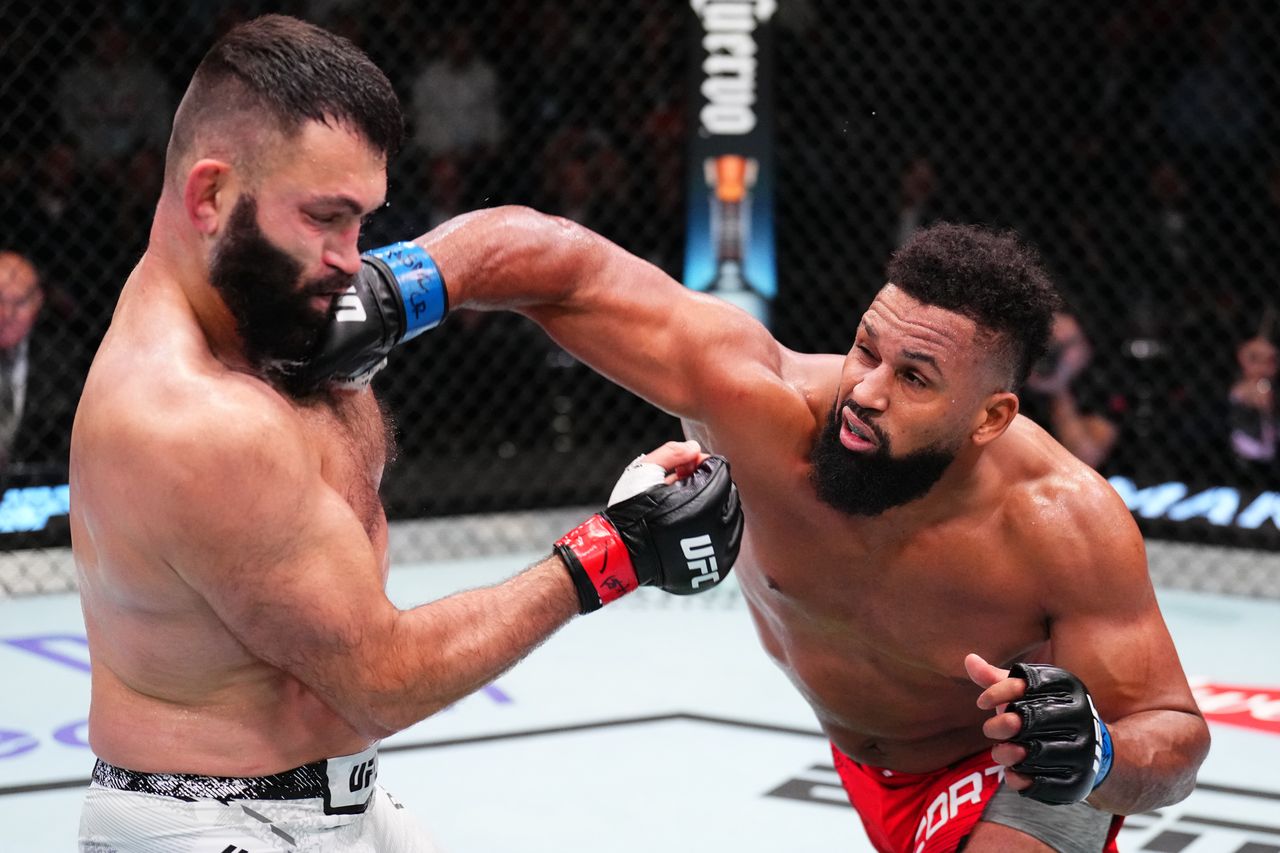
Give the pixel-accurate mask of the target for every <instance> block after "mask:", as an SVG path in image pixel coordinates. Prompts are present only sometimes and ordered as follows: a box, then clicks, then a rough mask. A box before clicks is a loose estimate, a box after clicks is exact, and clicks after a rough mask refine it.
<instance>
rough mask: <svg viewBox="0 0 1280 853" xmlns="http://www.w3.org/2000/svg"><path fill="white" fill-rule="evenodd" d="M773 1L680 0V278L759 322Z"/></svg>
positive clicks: (766, 225) (764, 301) (770, 242)
mask: <svg viewBox="0 0 1280 853" xmlns="http://www.w3.org/2000/svg"><path fill="white" fill-rule="evenodd" d="M776 5H777V4H776V2H775V0H690V3H689V8H690V9H691V11H692V13H693V15H692V17H693V25H692V26H691V28H690V29H691V32H692V38H691V44H692V48H691V49H692V59H693V62H692V63H691V66H692V68H693V77H694V79H693V81H692V82H693V85H692V97H691V98H690V102H691V103H692V112H693V114H692V116H691V127H692V128H693V132H692V133H691V134H690V144H689V178H688V199H689V202H688V203H689V208H688V224H687V232H686V241H685V264H684V283H685V285H686V286H688V287H690V288H693V289H695V290H703V291H707V292H710V293H714V294H715V295H716V296H719V297H720V298H722V299H725V300H726V301H729V302H732V303H734V304H735V305H738V306H739V307H741V308H744V309H746V310H747V311H748V312H750V313H751V314H752V315H754V316H755V317H756V319H758V320H760V321H761V322H763V323H766V324H767V323H768V322H769V315H770V305H771V303H772V301H773V298H774V296H775V294H776V293H777V290H778V284H777V277H778V276H777V261H776V256H775V252H774V230H773V193H774V164H773V96H772V91H771V86H772V65H773V41H774V26H775V25H774V24H773V20H772V19H773V13H774V10H775V7H776Z"/></svg>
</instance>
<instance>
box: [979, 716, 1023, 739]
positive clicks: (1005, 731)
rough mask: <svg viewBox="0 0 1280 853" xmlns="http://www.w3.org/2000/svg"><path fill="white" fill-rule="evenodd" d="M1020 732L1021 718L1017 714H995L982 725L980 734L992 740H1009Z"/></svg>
mask: <svg viewBox="0 0 1280 853" xmlns="http://www.w3.org/2000/svg"><path fill="white" fill-rule="evenodd" d="M1020 731H1022V718H1021V717H1019V716H1018V715H1017V714H997V715H996V716H994V717H992V718H991V719H989V720H987V721H986V722H985V723H983V724H982V733H983V734H985V735H986V736H987V737H989V738H991V739H992V740H1009V739H1010V738H1013V737H1016V736H1017V734H1018V732H1020Z"/></svg>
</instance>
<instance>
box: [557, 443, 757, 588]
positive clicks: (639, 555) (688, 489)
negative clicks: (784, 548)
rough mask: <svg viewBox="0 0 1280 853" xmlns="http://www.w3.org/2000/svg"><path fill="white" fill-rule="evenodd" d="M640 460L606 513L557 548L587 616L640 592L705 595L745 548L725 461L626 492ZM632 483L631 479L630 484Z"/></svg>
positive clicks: (710, 461)
mask: <svg viewBox="0 0 1280 853" xmlns="http://www.w3.org/2000/svg"><path fill="white" fill-rule="evenodd" d="M644 465H648V466H651V467H652V468H656V469H658V471H659V472H661V470H662V469H661V467H660V466H658V465H655V464H653V463H648V462H641V461H640V460H637V461H636V462H634V463H632V465H631V466H629V467H628V468H627V471H626V472H624V474H623V478H622V480H620V481H619V483H618V486H617V487H616V488H615V489H614V494H613V496H612V497H611V499H610V504H609V508H608V509H606V510H605V511H604V512H601V513H597V514H596V515H593V516H592V517H591V518H589V519H587V520H586V521H585V522H583V523H582V524H580V525H578V526H577V527H576V528H574V529H573V530H571V531H569V532H568V533H567V534H565V535H564V536H563V537H561V539H560V540H559V541H558V542H556V545H555V550H556V553H558V554H559V555H560V557H561V559H563V560H564V562H565V565H566V566H567V567H568V569H569V575H570V576H571V577H572V578H573V585H574V587H576V588H577V591H578V611H579V612H580V613H590V612H591V611H593V610H599V609H600V608H601V607H602V606H604V605H605V604H608V603H609V602H611V601H614V600H615V599H618V598H620V597H622V596H623V595H625V594H626V593H628V592H631V590H633V589H635V588H636V587H637V586H658V587H661V588H662V589H664V590H666V591H667V592H671V593H675V594H676V595H690V594H692V593H695V592H702V591H704V590H708V589H710V588H711V587H713V586H715V585H716V584H718V583H720V582H721V581H722V580H724V579H725V577H727V576H728V574H729V569H730V568H731V567H732V566H733V561H734V560H736V559H737V557H738V548H739V546H740V545H741V544H742V507H741V506H740V504H739V502H738V488H737V486H735V485H734V484H733V480H732V479H731V478H730V477H729V463H728V462H727V461H726V460H725V459H724V457H722V456H710V457H708V458H706V459H704V460H703V461H702V464H700V465H699V466H698V467H697V469H695V470H694V472H693V473H692V474H691V475H689V476H688V477H686V478H685V479H683V480H677V481H676V482H674V483H672V484H670V485H667V484H666V483H662V482H661V478H660V476H659V485H656V486H651V487H649V488H646V489H645V490H644V491H641V492H639V493H638V494H635V493H633V490H632V489H630V488H628V475H629V474H632V472H633V471H634V472H636V473H639V474H641V475H643V474H644V472H643V471H640V470H639V469H640V466H644ZM633 479H634V478H633Z"/></svg>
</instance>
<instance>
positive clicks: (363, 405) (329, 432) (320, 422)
mask: <svg viewBox="0 0 1280 853" xmlns="http://www.w3.org/2000/svg"><path fill="white" fill-rule="evenodd" d="M299 411H300V414H301V415H302V419H303V423H304V424H305V429H306V431H307V437H308V440H309V441H310V442H311V444H312V446H313V447H315V448H316V450H317V451H318V453H319V454H320V464H321V474H322V476H323V477H324V480H325V482H326V483H328V484H329V485H330V486H331V487H332V488H333V489H334V490H335V491H337V492H338V493H339V494H341V495H342V496H343V497H344V498H345V499H346V501H347V503H348V504H349V505H350V506H351V508H352V510H353V511H354V512H355V513H356V515H357V517H359V519H360V522H361V524H363V525H364V529H365V532H366V533H368V534H369V538H370V540H371V541H373V542H374V544H375V545H378V544H380V541H385V535H386V515H385V513H384V512H383V507H382V500H381V498H380V496H379V494H378V489H379V486H380V484H381V482H382V472H383V469H384V468H385V467H386V464H387V460H388V458H389V457H390V456H392V455H393V454H394V443H393V440H392V437H391V429H390V424H389V422H388V420H387V418H386V416H385V415H384V413H383V412H382V409H381V408H380V407H379V405H378V402H377V400H376V399H374V396H373V394H372V393H368V392H364V393H360V394H342V395H334V396H333V397H331V398H328V399H326V400H324V401H321V402H317V403H312V404H308V405H306V406H303V407H301V408H300V410H299Z"/></svg>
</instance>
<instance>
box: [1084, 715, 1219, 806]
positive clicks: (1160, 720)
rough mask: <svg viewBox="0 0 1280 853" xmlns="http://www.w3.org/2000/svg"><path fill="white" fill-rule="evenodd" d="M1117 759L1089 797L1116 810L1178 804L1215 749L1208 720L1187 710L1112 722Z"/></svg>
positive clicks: (1192, 786) (1191, 786) (1095, 802)
mask: <svg viewBox="0 0 1280 853" xmlns="http://www.w3.org/2000/svg"><path fill="white" fill-rule="evenodd" d="M1107 728H1108V729H1109V731H1110V732H1111V741H1112V745H1113V748H1114V750H1115V758H1114V761H1113V763H1112V766H1111V772H1110V773H1109V774H1108V775H1107V778H1106V779H1105V780H1104V781H1103V783H1102V784H1101V785H1099V786H1098V788H1097V790H1095V791H1094V792H1093V794H1091V795H1090V796H1089V803H1090V804H1091V805H1093V806H1094V807H1096V808H1098V809H1101V810H1102V811H1105V812H1111V813H1112V814H1136V813H1138V812H1144V811H1150V810H1152V809H1157V808H1161V807H1163V806H1167V805H1170V804H1172V803H1176V802H1178V801H1180V800H1182V799H1184V798H1186V797H1187V795H1189V794H1190V793H1191V791H1192V789H1193V788H1194V787H1195V783H1196V772H1197V771H1198V770H1199V768H1200V763H1201V762H1202V761H1204V757H1205V755H1206V754H1207V753H1208V751H1209V730H1208V727H1207V726H1206V725H1205V722H1204V720H1203V719H1202V718H1201V717H1199V716H1197V715H1196V714H1192V713H1188V712H1184V711H1166V710H1162V711H1145V712H1143V713H1139V714H1133V715H1131V716H1128V717H1125V718H1123V719H1120V720H1117V721H1115V722H1114V723H1108V724H1107Z"/></svg>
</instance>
